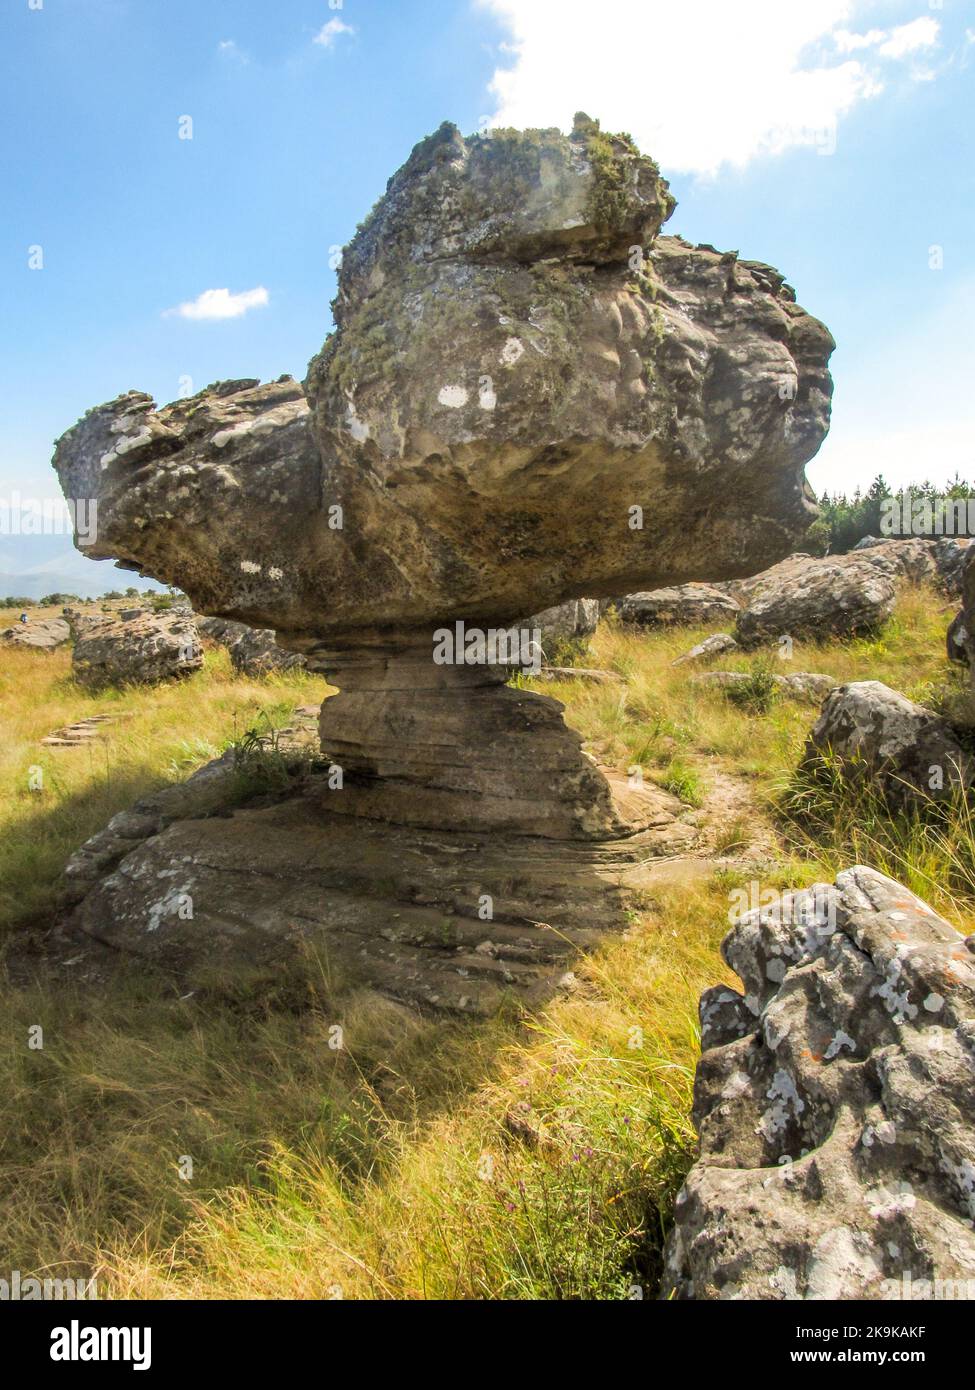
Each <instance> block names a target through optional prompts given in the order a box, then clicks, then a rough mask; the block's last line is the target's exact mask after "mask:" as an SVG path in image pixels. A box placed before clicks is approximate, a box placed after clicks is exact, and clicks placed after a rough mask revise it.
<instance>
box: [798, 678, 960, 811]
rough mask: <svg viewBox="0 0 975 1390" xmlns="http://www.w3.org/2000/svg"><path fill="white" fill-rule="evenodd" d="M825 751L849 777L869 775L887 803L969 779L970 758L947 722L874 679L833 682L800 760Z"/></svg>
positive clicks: (930, 794)
mask: <svg viewBox="0 0 975 1390" xmlns="http://www.w3.org/2000/svg"><path fill="white" fill-rule="evenodd" d="M827 752H830V753H832V754H834V755H835V756H836V757H838V758H839V759H840V761H841V763H842V764H843V769H844V775H845V776H846V777H848V778H849V779H850V780H851V781H862V780H869V781H870V782H871V783H872V784H873V785H875V786H877V787H878V788H880V789H882V790H883V793H884V795H885V796H886V798H887V799H888V801H890V803H891V804H892V805H895V806H896V805H901V804H904V803H907V802H910V801H913V800H915V799H916V798H918V797H921V798H922V799H923V798H931V799H933V800H935V801H938V800H941V799H942V798H944V797H946V796H950V795H951V794H952V791H953V790H954V789H955V788H957V787H959V786H970V785H971V782H972V776H973V772H975V766H973V763H972V759H971V758H970V757H969V755H968V754H967V753H966V752H965V751H964V749H963V748H962V746H961V744H960V743H959V742H958V740H957V738H956V737H955V734H954V732H953V731H952V728H951V726H950V725H949V724H948V722H947V721H946V720H944V719H942V718H941V717H940V715H937V714H935V713H934V712H933V711H932V710H929V709H925V708H924V706H923V705H917V704H915V703H914V702H913V700H908V699H907V697H906V696H905V695H900V694H898V692H897V691H896V690H891V689H890V687H889V686H886V685H883V684H882V683H881V682H880V681H854V682H852V683H850V684H849V685H841V686H837V687H836V689H835V690H833V691H831V692H830V694H829V695H828V696H827V697H826V701H825V703H824V705H823V708H822V712H821V714H820V716H819V719H818V720H817V722H816V724H815V725H814V726H813V730H812V733H811V734H810V736H809V742H808V743H807V745H806V753H805V764H806V765H807V766H810V765H811V766H813V767H814V766H815V763H816V760H817V758H818V757H819V756H820V755H821V754H824V753H827Z"/></svg>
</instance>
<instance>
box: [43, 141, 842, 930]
mask: <svg viewBox="0 0 975 1390" xmlns="http://www.w3.org/2000/svg"><path fill="white" fill-rule="evenodd" d="M673 206H674V201H673V199H672V197H671V196H670V193H669V191H668V188H667V184H666V181H665V180H663V179H662V178H661V177H660V172H659V170H658V168H657V166H656V165H655V164H654V163H653V161H652V160H650V159H648V158H646V157H645V156H643V155H641V154H640V152H639V151H638V150H637V149H636V147H635V146H634V145H633V143H632V142H631V141H630V140H629V139H628V138H626V137H623V136H613V135H609V134H606V133H605V132H603V131H601V130H600V128H599V126H598V123H596V122H594V121H591V120H589V119H588V118H587V117H583V116H580V117H578V118H577V120H576V123H575V126H574V128H573V131H572V134H571V135H570V136H568V137H566V136H564V135H562V134H561V133H560V132H558V131H555V130H546V131H524V132H519V131H496V132H493V133H492V134H491V135H489V136H483V137H481V136H477V137H472V138H470V139H467V140H465V139H464V138H462V137H461V135H460V134H459V132H458V131H457V130H456V128H455V127H453V126H450V125H445V126H443V127H441V129H440V130H438V131H437V132H436V133H435V134H434V135H432V136H431V137H429V139H427V140H424V141H422V142H421V143H420V144H419V145H418V146H417V147H416V149H415V150H414V151H413V153H412V155H411V156H410V158H409V160H408V161H407V163H406V164H405V165H404V166H403V168H402V169H401V170H400V171H399V172H398V173H397V174H396V175H395V176H394V177H393V178H392V179H391V180H390V183H389V185H388V188H387V191H386V193H385V195H384V197H383V198H382V199H381V200H380V202H379V203H378V204H377V206H376V208H375V209H374V210H373V212H372V213H371V214H370V216H369V217H368V218H367V219H366V221H365V223H364V224H363V225H362V227H361V228H360V230H359V231H358V233H357V234H356V236H355V238H354V239H353V241H352V243H351V245H350V246H349V247H348V248H347V249H346V252H345V254H344V257H343V262H342V268H341V271H340V275H339V288H338V296H337V298H336V300H335V302H334V305H333V311H334V318H335V324H336V329H335V332H334V333H333V334H332V335H331V337H330V338H329V339H328V340H327V342H326V343H325V345H324V347H323V348H322V350H321V352H320V353H319V354H318V355H317V356H316V357H315V358H314V359H313V361H312V362H311V364H310V366H309V370H308V376H307V379H306V381H305V383H304V385H303V386H301V385H299V384H298V383H297V382H295V381H293V380H291V379H290V378H281V379H280V380H279V381H277V382H274V383H271V384H268V385H261V384H259V383H258V382H256V381H254V380H252V379H242V380H238V381H231V382H223V383H219V384H217V385H216V386H213V387H210V388H208V389H207V390H206V391H203V392H201V393H200V394H199V395H197V396H195V397H192V398H191V399H189V400H184V401H178V402H175V403H174V404H172V405H169V406H166V407H164V408H162V409H156V407H155V405H154V403H153V401H152V400H151V398H150V397H148V396H146V395H143V394H141V393H138V392H130V393H129V394H128V395H126V396H122V397H119V398H118V399H117V400H115V401H112V402H110V403H109V404H107V405H104V406H100V407H98V408H96V409H95V410H93V411H90V412H89V413H88V415H86V416H85V418H84V419H83V420H82V421H80V422H79V423H78V425H76V426H75V427H74V428H73V429H72V430H69V431H68V433H67V434H66V435H65V436H64V437H63V438H62V439H61V440H60V442H59V444H58V446H57V452H56V454H55V467H56V468H57V470H58V474H59V476H60V479H61V482H62V485H63V487H64V490H65V492H66V493H67V495H68V496H70V497H84V498H88V499H95V500H97V502H98V512H97V515H98V534H97V537H96V538H95V539H94V540H93V541H92V540H91V538H90V537H89V538H88V540H89V544H88V549H87V553H88V554H90V555H92V556H95V557H96V558H97V557H106V556H114V557H116V558H117V559H118V560H119V561H120V562H121V563H122V564H123V566H126V567H129V568H139V569H141V570H142V571H143V572H147V573H151V574H153V575H155V576H156V577H158V578H162V579H164V580H166V581H167V582H169V583H173V584H176V585H178V586H179V587H180V588H181V589H182V590H183V591H184V592H186V593H187V594H188V595H189V596H190V598H191V599H192V601H193V605H194V608H195V609H196V611H198V612H205V613H208V614H212V615H214V616H217V617H223V618H230V619H233V620H236V621H241V622H246V623H249V624H251V625H252V626H255V627H261V628H265V627H267V628H272V629H273V630H274V631H275V632H276V634H277V641H278V643H279V644H280V645H281V646H282V647H284V648H286V649H288V650H290V651H293V652H297V653H300V654H301V655H303V656H304V657H305V658H306V659H307V662H308V664H309V666H310V667H311V668H312V669H319V670H323V671H325V672H326V673H327V675H328V677H329V679H330V681H331V682H332V683H334V684H336V685H337V686H338V688H339V694H338V695H337V696H335V697H334V698H333V699H330V700H328V701H327V702H326V704H325V707H324V709H323V712H322V720H321V736H322V748H323V751H324V753H325V755H326V756H327V758H328V759H329V760H331V762H332V763H334V765H335V766H336V767H337V768H339V769H341V773H342V777H341V790H337V789H334V788H331V787H330V788H329V790H330V792H331V791H333V790H335V795H334V796H332V797H331V799H330V800H329V802H328V805H329V807H330V808H331V809H330V811H329V814H328V816H326V817H324V818H323V817H322V816H321V814H320V815H319V818H318V820H317V821H315V823H314V826H313V827H310V828H309V831H308V833H309V834H317V835H322V834H324V833H328V834H333V833H334V834H339V833H340V828H339V827H340V826H341V827H345V828H348V827H349V825H350V824H357V825H359V826H361V827H362V830H363V834H365V832H366V831H368V832H369V833H372V831H373V830H374V828H375V826H377V825H380V826H385V827H391V828H394V829H387V830H386V831H385V832H384V834H385V842H386V843H387V844H389V845H390V851H389V852H390V854H391V855H392V854H393V849H392V844H393V841H394V839H395V840H396V842H397V843H401V844H402V843H405V841H402V839H401V837H402V836H405V837H406V839H407V840H408V841H409V840H410V838H411V837H412V840H411V842H412V843H413V845H414V848H415V847H416V845H417V844H418V838H417V837H422V836H424V835H427V834H428V833H436V835H437V836H438V845H439V853H440V856H441V863H442V866H446V865H447V864H448V863H449V862H450V861H451V855H452V853H453V852H454V851H452V850H449V849H447V848H446V846H447V845H448V844H453V843H454V838H453V837H457V836H472V835H473V836H475V837H480V838H479V844H480V849H479V851H478V853H479V854H480V856H481V861H482V863H483V864H484V866H485V869H484V874H485V877H487V878H490V879H491V881H492V883H494V886H495V888H496V889H497V888H498V885H499V884H500V885H501V888H500V890H499V891H502V893H503V891H504V888H503V885H504V882H505V877H504V873H503V872H502V869H501V861H499V859H498V857H497V846H496V845H495V843H494V842H493V840H492V837H501V838H503V840H504V844H505V845H506V846H507V847H508V850H506V852H510V846H511V845H513V844H514V843H516V842H517V841H518V840H519V839H520V840H521V841H523V842H525V844H524V846H523V848H524V855H522V857H523V858H524V857H525V856H527V858H526V859H525V862H526V863H528V864H535V865H536V866H537V865H538V863H539V862H540V861H539V855H538V854H537V853H536V850H537V849H538V846H537V844H536V843H535V842H538V841H542V842H544V844H545V846H547V847H550V848H546V850H545V852H544V854H542V856H541V858H543V859H545V858H546V856H550V855H553V854H554V855H556V857H557V856H558V854H563V853H570V852H571V853H572V854H576V853H577V851H578V854H581V855H582V856H583V859H585V860H586V862H588V863H589V864H590V865H593V864H595V863H599V864H600V865H605V863H606V862H607V860H608V859H611V858H612V857H613V855H616V856H617V857H618V858H619V859H620V862H623V860H625V859H626V856H627V854H629V853H630V848H627V847H632V845H633V844H635V843H636V842H637V841H641V837H642V841H641V843H642V844H643V848H642V849H641V850H640V853H642V854H644V855H645V854H647V853H652V852H653V851H652V846H650V847H648V843H647V840H646V837H647V835H648V834H649V833H650V831H649V830H648V827H652V828H653V834H654V835H655V836H656V843H658V844H659V845H672V844H673V842H674V840H673V835H672V833H671V830H672V829H673V827H674V826H678V825H681V824H682V823H681V821H680V814H679V813H680V808H679V806H678V805H677V804H676V803H673V804H669V805H668V808H667V812H666V815H664V816H662V815H661V808H662V804H663V803H662V801H661V797H660V796H659V795H658V794H656V793H647V794H646V795H644V794H642V793H638V792H634V793H632V794H630V792H629V789H626V791H627V795H626V796H625V797H624V798H623V800H622V801H620V800H618V799H614V796H613V792H612V788H611V785H610V781H608V780H607V779H606V777H604V775H603V774H602V773H601V772H600V770H599V769H598V768H597V767H596V766H595V764H594V763H593V762H592V760H591V759H589V758H588V757H587V756H586V755H585V754H584V753H583V752H582V750H581V745H580V740H579V739H578V737H577V736H576V735H575V734H572V733H570V731H569V730H567V729H566V728H565V726H564V724H563V722H562V718H561V706H559V705H558V704H556V702H554V701H552V700H549V699H546V698H545V697H542V696H538V695H535V694H531V693H529V692H527V691H524V690H516V689H508V688H506V687H505V684H504V678H505V676H506V675H507V674H509V673H510V668H506V667H505V666H504V665H503V664H502V663H499V664H498V665H497V666H496V667H495V668H494V669H492V667H491V666H490V665H489V664H488V663H486V662H484V661H482V660H480V659H478V658H476V657H475V659H474V661H473V662H471V663H470V664H467V658H466V657H465V661H464V664H463V665H453V664H446V665H443V664H438V663H437V661H436V660H435V659H434V651H435V644H436V634H437V632H438V630H439V629H441V628H448V629H449V628H452V627H453V626H454V625H455V624H457V623H461V624H463V625H464V626H465V628H466V629H467V630H468V631H470V630H474V631H488V632H489V631H491V630H498V629H504V628H507V627H510V626H511V625H513V624H516V623H518V622H519V620H520V619H522V618H523V617H524V615H525V614H530V613H538V612H539V611H540V610H544V609H546V608H550V607H553V606H555V605H558V604H561V603H564V602H566V601H570V600H574V599H577V598H581V597H582V596H586V597H588V598H591V599H598V598H608V597H612V596H613V595H616V594H619V593H622V592H627V591H629V590H632V589H636V588H646V587H651V586H656V585H661V584H670V583H683V582H686V581H693V580H698V579H705V578H711V579H720V578H725V577H728V578H730V577H733V576H736V575H741V574H745V573H750V572H755V571H756V570H758V569H761V568H763V567H764V566H767V565H768V564H769V563H771V562H772V561H774V560H776V559H778V558H780V557H781V556H783V555H785V554H786V553H788V551H789V549H790V548H791V547H792V545H793V544H794V541H795V539H796V537H797V536H798V535H799V534H800V533H801V532H802V531H803V530H804V529H805V527H806V526H807V525H808V522H809V520H810V519H811V517H812V515H813V514H814V512H813V509H812V508H811V505H810V500H809V499H810V496H811V494H809V492H808V489H807V488H806V486H805V482H804V476H803V468H804V465H805V463H806V462H807V461H808V459H809V458H811V457H812V455H813V454H814V453H815V452H816V449H817V448H818V447H819V444H820V443H821V441H822V439H823V437H824V435H825V432H826V429H827V427H828V419H829V400H830V394H831V389H832V387H831V382H830V377H829V373H828V370H827V363H828V360H829V355H830V352H831V351H832V347H833V342H832V339H831V337H830V335H829V333H828V332H827V331H826V329H825V328H824V327H823V325H822V324H820V323H818V322H817V321H816V320H815V319H813V318H811V317H810V316H809V315H808V314H807V313H806V312H805V311H804V310H803V309H801V308H800V307H799V306H798V305H797V304H796V302H795V295H794V293H793V291H792V290H791V289H790V287H789V286H788V285H786V283H785V282H784V280H783V278H782V276H781V275H779V274H778V272H776V271H775V270H773V269H772V268H771V267H769V266H766V265H762V264H760V263H758V262H754V261H744V260H741V259H739V257H738V256H737V255H736V254H735V253H727V254H724V255H722V254H721V253H719V252H716V251H714V250H713V248H710V247H695V246H692V245H690V244H688V243H687V242H685V241H683V240H681V239H680V238H678V237H664V236H661V235H659V233H660V228H661V226H662V224H663V223H664V222H665V221H666V219H667V217H669V215H670V213H671V212H672V210H673ZM318 800H319V798H318V797H317V796H311V797H310V798H309V800H308V801H307V802H306V803H303V810H304V812H305V813H307V814H311V813H312V804H313V803H317V802H318ZM236 819H237V818H236V817H235V820H236ZM325 820H328V824H329V828H328V829H327V831H326V829H324V828H323V827H324V826H325ZM662 821H663V822H666V826H670V827H671V830H668V829H667V828H666V826H665V825H664V824H662ZM683 828H684V829H685V830H686V826H685V827H683ZM394 830H395V834H394ZM174 833H175V832H174V829H170V830H169V831H167V832H166V834H168V835H170V836H173V835H174ZM222 833H226V834H229V833H230V831H229V828H228V827H226V826H224V827H223V829H222ZM674 833H675V834H676V832H674ZM678 838H680V837H679V835H678ZM528 842H531V844H533V845H534V846H535V848H534V849H532V848H531V845H530V844H529V843H528ZM276 843H279V844H280V843H281V841H280V839H278V840H277V841H276ZM499 843H500V840H499ZM570 847H571V850H570ZM172 852H174V853H175V852H176V846H175V844H174V845H173V846H172ZM152 853H153V854H154V855H155V853H156V851H155V850H154V851H153V852H152ZM323 853H326V854H327V850H323ZM148 854H149V849H148V847H145V848H144V849H143V850H140V851H137V852H136V861H138V856H139V855H148ZM516 857H517V856H516ZM503 858H504V855H502V856H501V860H503ZM138 862H141V861H138ZM138 862H134V863H133V865H131V866H130V868H131V869H132V871H133V872H135V871H136V870H137V868H138ZM120 871H126V870H125V864H123V865H121V866H120ZM444 871H445V872H446V868H445V869H444ZM126 872H127V871H126ZM350 873H351V870H350V869H349V866H348V865H346V876H347V879H348V881H349V883H350V884H351V878H349V874H350ZM428 877H429V876H428ZM557 877H558V876H557V875H556V878H557ZM389 878H390V881H391V883H392V884H393V887H392V888H391V890H390V891H391V892H393V893H395V894H398V893H400V892H402V891H412V888H411V887H410V884H412V882H413V881H412V880H410V884H407V883H406V880H405V879H404V878H403V876H402V874H400V873H399V871H398V870H397V871H396V872H393V873H391V874H390V875H389ZM543 879H544V875H543V874H540V876H539V884H541V883H542V881H543ZM333 889H334V885H333ZM333 889H330V891H333ZM334 891H337V889H334ZM350 891H358V890H357V889H355V888H354V887H352V888H351V889H350ZM424 891H425V892H426V891H428V890H424ZM486 891H487V892H489V893H490V892H491V890H486ZM540 894H541V897H542V898H544V897H545V894H544V892H543V891H542V890H541V889H540ZM528 896H530V894H529V895H528ZM521 900H522V902H524V900H525V894H522V899H521ZM389 910H390V909H389V904H388V903H387V904H386V905H385V907H384V908H383V909H382V911H380V912H378V913H373V923H374V927H375V930H376V931H380V930H381V929H382V925H383V923H384V921H385V920H387V919H388V917H389ZM100 911H101V912H102V917H103V918H105V920H104V921H103V922H102V925H101V927H99V928H98V929H99V930H102V931H106V932H112V931H113V930H116V929H115V928H113V927H112V926H111V923H110V921H109V920H108V917H107V914H108V907H107V905H106V904H105V903H103V904H102V907H101V909H100ZM111 911H112V912H115V913H116V915H117V916H116V919H117V920H121V919H120V918H119V917H118V914H119V913H121V914H122V917H124V916H125V913H124V911H123V910H122V907H121V906H120V904H119V903H118V902H117V901H115V900H113V904H112V907H111ZM93 912H94V909H93V908H89V909H88V911H87V914H86V921H89V922H91V921H93V920H94V919H93V917H92V913H93ZM313 915H314V914H313ZM320 915H321V916H324V917H329V913H328V911H327V905H323V907H322V908H321V909H320ZM367 915H368V914H367ZM522 915H527V916H528V917H529V918H530V919H537V918H538V917H539V916H540V913H538V912H534V913H529V914H522ZM332 919H334V914H332ZM99 920H101V919H99ZM616 920H617V921H618V920H619V919H618V918H617V919H616ZM157 939H158V938H157Z"/></svg>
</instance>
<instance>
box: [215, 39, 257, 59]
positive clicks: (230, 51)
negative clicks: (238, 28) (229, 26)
mask: <svg viewBox="0 0 975 1390" xmlns="http://www.w3.org/2000/svg"><path fill="white" fill-rule="evenodd" d="M217 52H218V53H219V54H220V57H221V58H232V59H234V60H235V61H236V62H238V63H249V62H250V59H249V58H248V56H247V54H246V53H245V52H244V50H243V49H242V48H240V47H238V45H237V42H236V40H235V39H221V40H220V42H219V43H218V44H217Z"/></svg>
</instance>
